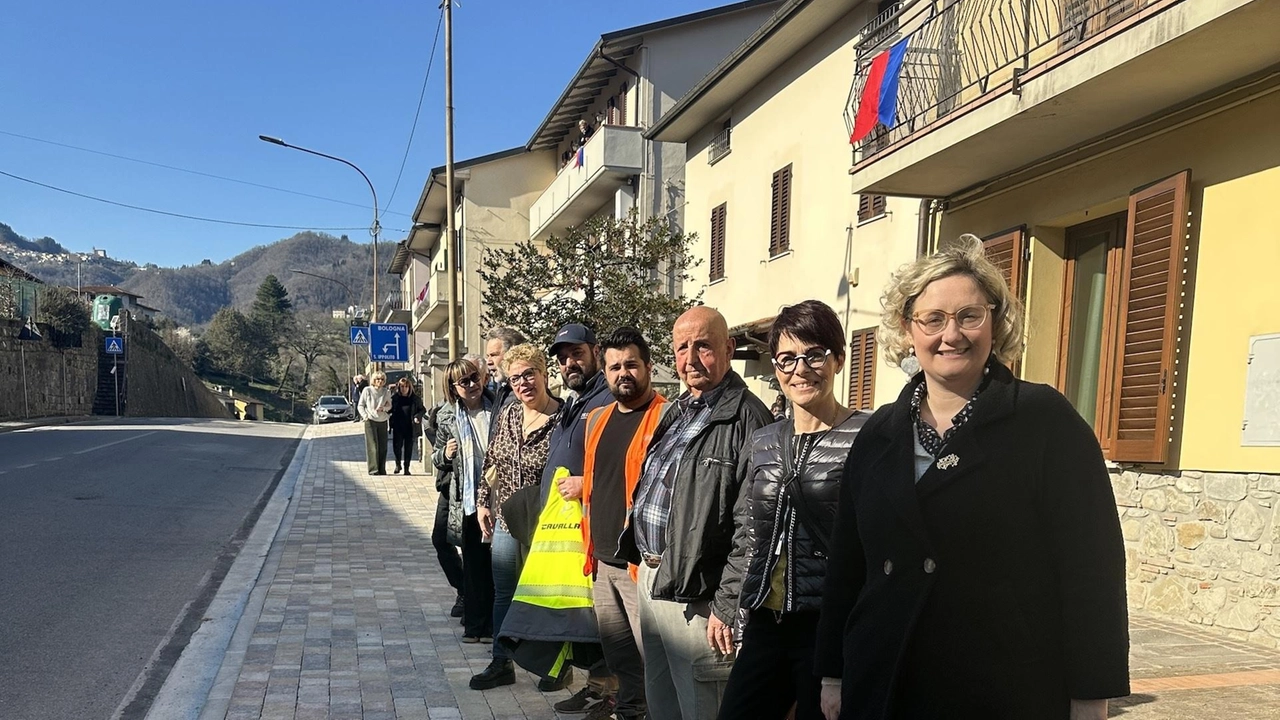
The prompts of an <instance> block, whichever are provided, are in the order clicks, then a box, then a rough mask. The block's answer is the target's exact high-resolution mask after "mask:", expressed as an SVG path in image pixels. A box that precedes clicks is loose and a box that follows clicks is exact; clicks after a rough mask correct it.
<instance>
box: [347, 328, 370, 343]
mask: <svg viewBox="0 0 1280 720" xmlns="http://www.w3.org/2000/svg"><path fill="white" fill-rule="evenodd" d="M351 344H352V345H368V344H369V328H367V327H363V326H361V325H353V326H352V327H351Z"/></svg>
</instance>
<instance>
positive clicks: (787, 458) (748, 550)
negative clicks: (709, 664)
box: [708, 300, 867, 720]
mask: <svg viewBox="0 0 1280 720" xmlns="http://www.w3.org/2000/svg"><path fill="white" fill-rule="evenodd" d="M844 346H845V338H844V329H843V328H842V327H841V326H840V319H839V318H837V317H836V314H835V312H834V311H832V309H831V308H829V307H827V306H826V305H824V304H823V303H820V302H818V301H817V300H807V301H805V302H802V303H799V304H797V305H792V306H790V307H785V308H783V309H782V310H781V311H780V312H779V313H778V316H777V318H776V319H775V320H774V322H773V329H772V330H771V331H770V333H769V351H770V352H771V353H772V355H773V367H774V376H775V377H776V378H777V379H778V386H779V387H780V388H781V390H782V394H783V395H785V396H786V399H787V400H788V401H789V402H790V404H791V408H792V412H791V417H790V418H785V419H783V420H781V421H780V422H776V423H774V424H772V425H768V426H766V427H763V428H761V429H759V430H757V431H755V433H754V434H753V435H752V436H751V440H750V442H749V444H748V448H747V454H746V457H747V463H748V465H747V470H746V477H745V478H744V479H743V482H742V488H741V490H739V494H738V503H737V505H736V507H735V509H734V515H735V523H736V525H737V529H736V531H735V534H734V548H733V551H732V552H731V554H730V557H729V568H728V569H726V571H725V578H724V581H723V582H722V583H721V585H720V594H721V598H720V599H718V601H717V603H718V604H720V603H721V601H723V602H725V603H728V604H729V605H730V606H732V604H733V603H734V601H736V602H737V605H738V608H739V612H740V614H745V615H746V618H747V619H746V623H745V626H744V627H743V630H742V636H741V648H740V649H739V650H738V657H737V660H735V661H734V664H733V670H732V672H730V674H729V682H728V685H726V686H725V691H724V700H723V701H722V702H721V705H720V718H721V719H722V720H727V719H729V718H765V719H772V718H777V719H778V720H781V718H784V717H786V716H787V711H788V710H789V709H790V708H791V707H792V705H793V704H794V705H795V706H796V713H795V717H796V718H797V720H821V718H822V711H821V709H820V708H819V702H818V701H819V694H820V691H821V682H820V680H819V678H818V677H817V676H816V675H814V674H813V647H814V643H815V641H816V638H815V633H816V631H817V627H818V608H819V606H820V604H821V602H822V582H823V579H824V578H825V576H826V564H827V563H826V554H827V543H828V538H829V537H830V535H831V524H832V521H833V520H834V519H835V513H836V503H837V501H838V498H839V490H840V481H841V477H842V475H843V471H844V461H845V458H846V457H847V456H848V455H849V448H851V447H852V446H853V440H854V438H855V437H857V434H858V430H859V428H861V427H862V424H863V422H864V421H866V419H867V415H866V414H863V413H858V412H855V411H853V410H850V409H848V408H846V407H844V406H843V405H841V404H840V401H839V400H838V399H837V398H836V395H835V386H836V382H835V381H836V375H838V374H839V373H840V370H841V368H842V367H843V366H844V360H845V353H844ZM708 640H709V641H710V642H712V645H713V647H714V646H715V644H716V639H715V638H710V637H709V638H708ZM722 650H725V651H727V650H731V648H722Z"/></svg>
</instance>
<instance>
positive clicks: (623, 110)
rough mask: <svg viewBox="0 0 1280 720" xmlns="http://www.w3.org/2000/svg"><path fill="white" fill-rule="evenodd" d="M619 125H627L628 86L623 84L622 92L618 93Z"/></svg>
mask: <svg viewBox="0 0 1280 720" xmlns="http://www.w3.org/2000/svg"><path fill="white" fill-rule="evenodd" d="M618 124H619V125H626V124H627V84H626V83H622V90H621V91H620V92H619V93H618Z"/></svg>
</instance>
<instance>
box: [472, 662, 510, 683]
mask: <svg viewBox="0 0 1280 720" xmlns="http://www.w3.org/2000/svg"><path fill="white" fill-rule="evenodd" d="M515 684H516V666H515V665H514V664H512V662H511V661H510V660H498V659H496V658H495V659H494V660H493V662H491V663H489V667H487V668H485V669H484V670H482V671H481V672H479V673H477V674H475V675H472V676H471V689H472V690H491V689H493V688H496V687H502V686H503V685H515Z"/></svg>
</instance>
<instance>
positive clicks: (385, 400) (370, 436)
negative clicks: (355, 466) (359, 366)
mask: <svg viewBox="0 0 1280 720" xmlns="http://www.w3.org/2000/svg"><path fill="white" fill-rule="evenodd" d="M358 410H359V412H360V419H361V420H363V421H364V451H365V459H366V461H367V464H368V466H369V474H370V475H386V474H387V421H388V420H390V419H391V391H390V390H389V389H387V374H386V373H384V372H382V371H381V370H377V371H375V372H374V373H373V374H372V375H371V376H369V386H368V387H366V388H365V389H364V390H361V391H360V404H359V406H358Z"/></svg>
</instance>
